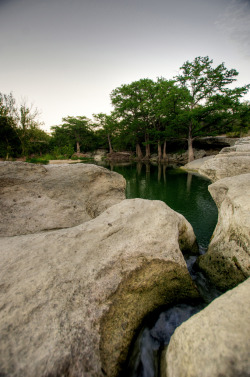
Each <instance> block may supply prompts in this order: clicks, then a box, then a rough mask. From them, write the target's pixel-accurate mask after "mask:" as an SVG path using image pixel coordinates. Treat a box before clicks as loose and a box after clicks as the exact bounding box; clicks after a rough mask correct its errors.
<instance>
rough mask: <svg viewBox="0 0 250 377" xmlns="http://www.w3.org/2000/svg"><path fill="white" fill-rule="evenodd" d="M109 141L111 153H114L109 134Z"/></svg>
mask: <svg viewBox="0 0 250 377" xmlns="http://www.w3.org/2000/svg"><path fill="white" fill-rule="evenodd" d="M108 142H109V153H113V148H112V145H111V140H110V135H109V134H108Z"/></svg>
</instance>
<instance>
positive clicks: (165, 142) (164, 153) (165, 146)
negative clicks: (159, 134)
mask: <svg viewBox="0 0 250 377" xmlns="http://www.w3.org/2000/svg"><path fill="white" fill-rule="evenodd" d="M166 151H167V140H164V144H163V156H162V157H163V160H166V159H167V158H168V157H167V153H166Z"/></svg>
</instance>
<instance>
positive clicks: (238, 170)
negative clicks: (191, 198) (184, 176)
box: [199, 137, 250, 181]
mask: <svg viewBox="0 0 250 377" xmlns="http://www.w3.org/2000/svg"><path fill="white" fill-rule="evenodd" d="M199 173H200V174H202V175H204V176H206V177H208V178H209V179H211V180H212V181H217V180H219V179H223V178H226V177H233V176H236V175H240V174H245V173H250V137H245V138H241V139H239V140H238V141H236V143H235V145H234V146H231V147H226V148H223V149H222V150H221V152H220V153H219V154H217V155H216V156H214V157H213V158H211V159H209V160H207V161H205V162H204V164H202V166H201V167H200V169H199Z"/></svg>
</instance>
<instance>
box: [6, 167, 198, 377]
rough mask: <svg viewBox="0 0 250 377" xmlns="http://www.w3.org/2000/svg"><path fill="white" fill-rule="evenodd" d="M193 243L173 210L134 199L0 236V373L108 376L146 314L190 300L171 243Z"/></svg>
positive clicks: (191, 290)
mask: <svg viewBox="0 0 250 377" xmlns="http://www.w3.org/2000/svg"><path fill="white" fill-rule="evenodd" d="M38 169H40V170H41V172H42V173H43V174H44V175H46V174H47V170H45V169H44V168H43V167H40V168H38ZM79 169H81V168H79ZM90 169H91V168H90ZM100 172H101V173H102V170H100ZM114 177H115V176H114ZM194 245H195V236H194V233H193V230H192V227H191V225H190V224H189V223H188V222H187V221H186V220H185V218H184V217H183V216H182V215H180V214H178V213H176V212H174V211H173V210H171V209H170V208H169V207H168V206H167V205H166V204H164V203H163V202H161V201H149V200H142V199H131V200H124V201H122V202H120V203H118V204H116V205H113V206H112V207H110V208H109V209H107V210H106V211H104V212H103V213H102V214H101V215H99V216H98V217H96V218H95V219H93V220H91V221H87V222H85V223H83V224H81V225H78V226H76V227H72V228H69V229H61V230H55V231H50V232H42V233H36V234H28V235H22V236H16V237H2V238H1V265H0V275H1V287H0V302H1V317H0V333H1V337H0V375H1V376H12V377H34V376H37V377H39V376H41V377H42V376H43V377H45V376H47V377H48V376H50V377H52V376H71V377H79V376H84V377H101V376H109V377H114V376H117V375H118V373H119V372H120V370H121V368H122V364H123V362H124V361H125V359H126V356H127V353H128V348H129V345H130V343H131V340H132V338H133V336H134V334H135V332H136V329H137V328H138V326H139V325H140V323H141V321H142V319H143V317H144V316H145V315H146V314H148V313H149V312H151V311H153V310H154V309H156V308H157V307H159V306H160V305H163V304H171V303H176V302H180V301H181V300H183V299H187V298H197V297H198V293H197V290H196V288H195V286H194V284H193V282H192V280H191V278H190V276H189V273H188V270H187V267H186V263H185V260H184V258H183V255H182V253H181V250H180V249H189V250H191V249H192V248H193V247H194Z"/></svg>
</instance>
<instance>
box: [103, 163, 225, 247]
mask: <svg viewBox="0 0 250 377" xmlns="http://www.w3.org/2000/svg"><path fill="white" fill-rule="evenodd" d="M107 167H109V168H111V169H112V170H113V171H116V172H117V173H120V174H122V175H123V176H124V178H125V179H126V181H127V188H126V197H127V199H133V198H142V199H153V200H162V201H163V202H165V203H166V204H167V205H168V206H169V207H171V208H172V209H173V210H175V211H177V212H179V213H181V214H182V215H183V216H185V218H186V219H187V220H188V221H189V222H190V224H191V225H192V226H193V229H194V232H195V234H196V237H197V241H198V244H199V246H200V247H202V248H206V247H207V246H208V244H209V240H210V237H211V235H212V233H213V230H214V228H215V225H216V222H217V216H218V211H217V207H216V205H215V203H214V201H213V199H212V197H211V195H210V194H209V192H208V185H209V184H210V183H211V182H210V181H209V180H207V179H205V178H202V177H200V176H197V175H193V174H190V173H186V172H184V171H183V170H181V169H173V168H169V167H167V166H166V165H158V166H155V165H150V164H142V163H138V164H128V165H125V166H123V165H111V166H107Z"/></svg>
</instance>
